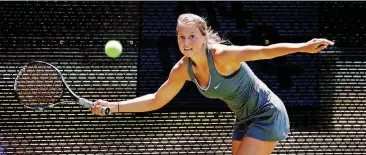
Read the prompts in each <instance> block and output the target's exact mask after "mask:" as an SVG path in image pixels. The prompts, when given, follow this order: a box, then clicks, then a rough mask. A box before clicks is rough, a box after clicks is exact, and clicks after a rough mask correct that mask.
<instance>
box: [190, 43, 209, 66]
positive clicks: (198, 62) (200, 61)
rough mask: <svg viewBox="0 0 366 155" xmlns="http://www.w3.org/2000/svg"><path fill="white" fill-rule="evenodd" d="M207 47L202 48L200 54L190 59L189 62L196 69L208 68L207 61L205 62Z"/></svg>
mask: <svg viewBox="0 0 366 155" xmlns="http://www.w3.org/2000/svg"><path fill="white" fill-rule="evenodd" d="M206 50H207V47H206V46H204V47H203V48H202V49H201V52H200V54H197V55H195V56H194V57H191V60H192V61H193V64H194V65H195V67H197V68H207V67H208V60H207V52H206Z"/></svg>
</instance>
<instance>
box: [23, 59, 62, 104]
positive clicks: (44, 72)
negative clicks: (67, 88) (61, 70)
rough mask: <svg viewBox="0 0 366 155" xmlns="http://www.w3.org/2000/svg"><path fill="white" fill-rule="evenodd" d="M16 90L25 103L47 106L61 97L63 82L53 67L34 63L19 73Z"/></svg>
mask: <svg viewBox="0 0 366 155" xmlns="http://www.w3.org/2000/svg"><path fill="white" fill-rule="evenodd" d="M16 91H17V93H18V98H19V99H20V100H21V102H22V103H23V104H25V105H27V106H30V107H38V106H45V105H50V104H53V103H55V102H57V101H58V100H59V99H60V97H61V95H62V92H63V83H62V79H61V77H60V76H59V74H58V72H57V71H56V70H55V69H54V68H53V67H51V66H49V65H46V64H41V63H34V64H31V65H28V66H27V67H26V68H23V69H22V70H21V72H20V73H19V75H18V80H17V88H16Z"/></svg>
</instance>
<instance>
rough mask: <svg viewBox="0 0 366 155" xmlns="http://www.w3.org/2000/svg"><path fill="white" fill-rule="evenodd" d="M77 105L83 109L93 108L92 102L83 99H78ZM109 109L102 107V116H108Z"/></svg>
mask: <svg viewBox="0 0 366 155" xmlns="http://www.w3.org/2000/svg"><path fill="white" fill-rule="evenodd" d="M78 102H79V104H80V105H82V106H83V107H85V108H92V107H93V106H94V103H93V102H92V101H89V100H87V99H85V98H79V101H78ZM110 111H111V110H110V108H108V107H102V112H103V113H104V115H108V114H109V113H110Z"/></svg>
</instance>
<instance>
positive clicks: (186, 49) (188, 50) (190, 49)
mask: <svg viewBox="0 0 366 155" xmlns="http://www.w3.org/2000/svg"><path fill="white" fill-rule="evenodd" d="M184 51H186V52H190V51H192V48H184Z"/></svg>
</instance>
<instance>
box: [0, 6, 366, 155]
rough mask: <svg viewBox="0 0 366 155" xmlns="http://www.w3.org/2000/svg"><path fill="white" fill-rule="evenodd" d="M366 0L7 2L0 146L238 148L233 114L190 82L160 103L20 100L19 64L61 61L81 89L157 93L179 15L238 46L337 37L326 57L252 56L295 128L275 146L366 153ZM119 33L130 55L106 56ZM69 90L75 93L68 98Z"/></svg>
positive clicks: (50, 149) (66, 150)
mask: <svg viewBox="0 0 366 155" xmlns="http://www.w3.org/2000/svg"><path fill="white" fill-rule="evenodd" d="M365 9H366V3H365V2H330V1H329V2H325V1H324V2H314V1H309V2H299V1H293V2H290V1H283V2H282V1H281V2H264V1H260V2H259V1H258V2H255V1H252V2H224V1H223V2H152V1H151V2H127V1H125V2H122V1H118V2H117V1H116V2H112V1H110V2H102V1H98V2H91V1H90V2H88V1H79V2H71V1H69V2H0V29H1V30H0V60H1V61H0V87H1V94H0V143H1V145H0V154H178V153H184V154H231V130H232V125H233V120H234V115H233V113H232V112H231V111H230V110H229V108H228V107H227V106H226V104H225V103H223V102H221V101H219V100H213V99H207V98H204V97H203V96H202V95H201V94H200V93H199V92H198V90H197V88H196V87H195V85H194V84H193V83H191V82H187V83H186V85H185V86H184V88H183V89H182V90H181V92H180V93H179V94H178V96H177V97H175V98H174V99H173V101H171V102H170V103H169V104H167V105H166V106H165V107H163V108H162V109H159V110H157V111H153V112H147V113H115V114H112V115H110V116H106V117H99V116H94V115H92V114H91V113H90V111H88V110H87V109H83V108H82V107H80V106H78V105H76V104H73V103H70V104H65V105H61V106H59V107H55V108H54V109H52V110H47V111H44V112H38V111H32V110H28V109H25V108H24V107H23V106H22V105H20V104H19V102H18V101H17V100H16V99H15V97H14V94H13V84H14V80H15V77H16V75H17V73H18V72H19V70H20V69H21V68H22V66H23V65H25V64H26V63H28V62H31V61H34V60H40V61H46V62H49V63H51V64H53V65H55V66H56V67H58V68H59V69H60V70H61V71H62V72H63V73H64V76H65V78H66V81H67V82H68V84H69V85H70V86H71V89H72V90H74V91H75V93H76V94H79V95H80V96H81V97H84V98H87V99H89V100H93V101H95V100H97V99H104V100H107V101H122V100H127V99H132V98H134V97H137V96H141V95H145V94H148V93H154V92H155V91H156V90H157V89H158V87H159V86H160V85H161V84H162V83H163V82H164V81H165V80H166V79H167V77H168V73H169V72H170V69H171V67H172V66H173V65H174V64H175V63H176V62H177V61H178V60H179V59H180V58H181V56H182V55H181V54H180V52H179V49H178V45H177V42H176V36H175V35H176V33H175V29H176V20H177V18H178V16H179V15H180V14H182V13H188V12H190V13H195V14H198V15H200V16H203V17H205V18H206V19H207V21H208V23H209V25H210V26H211V27H212V28H213V29H214V30H216V31H217V32H218V33H219V35H220V36H222V37H224V38H226V39H229V40H231V42H232V43H233V44H235V45H270V44H274V43H279V42H294V43H296V42H305V41H308V40H310V39H312V38H327V39H329V40H335V42H336V44H335V46H334V47H329V48H327V49H326V50H324V51H322V52H320V53H318V54H304V53H296V54H291V55H287V56H282V57H278V58H275V59H271V60H261V61H252V62H247V63H248V65H249V66H250V67H251V68H252V70H253V71H254V73H255V74H256V75H257V76H258V77H259V78H260V79H261V80H262V81H264V82H265V83H266V84H267V85H268V86H269V87H270V88H271V90H272V91H273V92H274V93H276V94H277V95H278V96H279V97H280V98H281V99H282V100H283V101H284V103H285V105H286V108H287V111H288V113H289V116H290V121H291V134H290V137H289V138H287V139H286V140H284V141H282V142H280V143H279V145H277V147H276V150H275V151H274V152H273V154H364V152H366V150H365V149H366V144H365V140H366V138H365V134H366V133H365V129H366V125H365V117H366V114H365V111H366V105H365V102H364V99H365V98H366V87H365V86H366V81H365V77H366V75H365V72H366V61H365V59H366V54H365V44H366V42H365V34H366V33H365V31H366V30H365V28H364V24H362V23H363V22H365V20H366V19H365V18H363V17H362V16H363V15H364V14H365ZM108 40H119V41H121V42H122V44H123V48H124V49H123V54H122V56H121V57H120V58H118V59H110V58H107V57H106V56H105V54H104V45H105V43H106V42H107V41H108ZM64 99H67V96H66V97H65V98H64Z"/></svg>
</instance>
